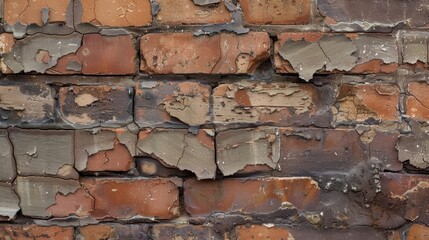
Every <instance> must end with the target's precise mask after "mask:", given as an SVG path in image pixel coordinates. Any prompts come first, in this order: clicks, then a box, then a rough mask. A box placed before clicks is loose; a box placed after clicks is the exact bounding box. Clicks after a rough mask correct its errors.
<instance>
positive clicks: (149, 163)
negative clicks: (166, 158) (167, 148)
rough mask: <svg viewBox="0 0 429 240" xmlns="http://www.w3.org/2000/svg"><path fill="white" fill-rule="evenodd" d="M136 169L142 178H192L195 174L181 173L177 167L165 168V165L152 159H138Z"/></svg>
mask: <svg viewBox="0 0 429 240" xmlns="http://www.w3.org/2000/svg"><path fill="white" fill-rule="evenodd" d="M136 167H137V170H138V171H139V173H140V175H141V176H145V177H192V176H193V173H191V172H189V171H181V170H180V169H178V168H176V167H168V166H165V163H162V162H160V161H159V160H157V159H153V158H151V157H138V158H137V159H136Z"/></svg>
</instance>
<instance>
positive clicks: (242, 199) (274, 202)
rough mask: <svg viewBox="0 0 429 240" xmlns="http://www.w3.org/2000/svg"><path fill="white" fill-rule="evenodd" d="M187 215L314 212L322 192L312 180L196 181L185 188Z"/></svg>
mask: <svg viewBox="0 0 429 240" xmlns="http://www.w3.org/2000/svg"><path fill="white" fill-rule="evenodd" d="M184 189H185V191H184V197H185V206H186V211H187V212H188V213H189V214H190V215H191V216H206V215H210V214H212V213H234V212H241V213H244V214H252V213H255V214H265V213H271V212H274V211H276V210H279V209H281V208H285V207H286V208H288V207H290V205H293V206H294V207H296V208H297V209H299V210H314V209H315V207H316V206H317V204H318V202H319V197H320V189H319V187H318V186H317V182H315V181H313V180H312V179H311V178H259V179H224V180H217V181H197V180H196V179H190V180H187V181H185V184H184Z"/></svg>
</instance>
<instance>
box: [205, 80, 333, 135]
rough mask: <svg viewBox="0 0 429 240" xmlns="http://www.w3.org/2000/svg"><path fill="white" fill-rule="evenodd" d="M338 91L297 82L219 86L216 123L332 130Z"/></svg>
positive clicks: (215, 96)
mask: <svg viewBox="0 0 429 240" xmlns="http://www.w3.org/2000/svg"><path fill="white" fill-rule="evenodd" d="M334 101H335V88H334V87H332V86H328V85H325V86H321V87H316V86H314V85H310V84H298V83H284V82H273V83H255V82H244V81H242V82H238V83H232V84H220V85H219V86H218V87H216V88H215V89H214V92H213V114H214V123H215V124H216V125H218V126H219V127H221V126H225V127H229V126H234V125H236V124H237V125H238V124H251V125H255V124H269V125H275V126H291V125H298V126H309V125H316V126H320V127H329V126H330V122H331V121H332V113H331V106H332V104H333V103H334Z"/></svg>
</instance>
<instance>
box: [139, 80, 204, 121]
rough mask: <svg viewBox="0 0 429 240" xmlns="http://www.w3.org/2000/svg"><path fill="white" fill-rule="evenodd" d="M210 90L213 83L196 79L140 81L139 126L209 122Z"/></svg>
mask: <svg viewBox="0 0 429 240" xmlns="http://www.w3.org/2000/svg"><path fill="white" fill-rule="evenodd" d="M210 93H211V88H210V86H208V85H204V84H200V83H195V82H181V83H175V82H168V83H163V82H148V81H144V82H141V83H137V88H136V97H135V106H134V110H135V122H136V123H137V124H138V125H139V126H140V127H170V126H173V127H186V125H190V126H199V125H204V124H208V123H210V113H209V110H210Z"/></svg>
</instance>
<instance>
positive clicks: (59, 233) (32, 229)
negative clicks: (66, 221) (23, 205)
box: [0, 225, 74, 240]
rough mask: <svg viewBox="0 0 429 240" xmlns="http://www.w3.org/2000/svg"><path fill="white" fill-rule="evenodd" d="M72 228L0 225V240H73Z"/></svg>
mask: <svg viewBox="0 0 429 240" xmlns="http://www.w3.org/2000/svg"><path fill="white" fill-rule="evenodd" d="M73 234H74V229H73V228H72V227H56V226H52V227H41V226H37V225H0V239H5V240H6V239H8V240H9V239H11V240H27V239H34V240H50V239H58V240H73Z"/></svg>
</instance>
